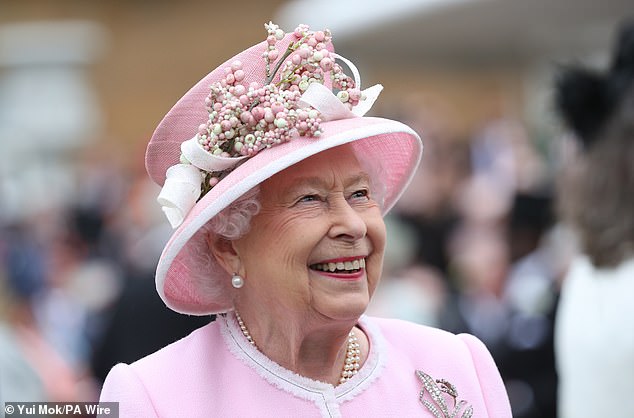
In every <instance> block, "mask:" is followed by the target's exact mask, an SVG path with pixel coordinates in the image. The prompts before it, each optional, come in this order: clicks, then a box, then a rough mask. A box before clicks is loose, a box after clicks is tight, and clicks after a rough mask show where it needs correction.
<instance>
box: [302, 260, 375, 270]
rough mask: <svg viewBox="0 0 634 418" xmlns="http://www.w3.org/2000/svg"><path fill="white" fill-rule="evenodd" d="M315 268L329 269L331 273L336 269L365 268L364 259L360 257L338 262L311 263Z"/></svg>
mask: <svg viewBox="0 0 634 418" xmlns="http://www.w3.org/2000/svg"><path fill="white" fill-rule="evenodd" d="M311 267H313V268H314V269H315V270H320V271H329V272H331V273H333V272H335V271H337V270H343V271H354V270H359V269H364V268H365V259H364V258H361V259H358V260H354V261H346V262H341V261H340V262H338V263H321V264H313V265H312V266H311Z"/></svg>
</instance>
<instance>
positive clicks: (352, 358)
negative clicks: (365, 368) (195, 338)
mask: <svg viewBox="0 0 634 418" xmlns="http://www.w3.org/2000/svg"><path fill="white" fill-rule="evenodd" d="M235 313H236V319H237V320H238V325H239V326H240V331H242V334H243V335H244V336H245V338H246V339H247V341H249V343H250V344H251V345H252V346H253V347H255V348H256V349H257V348H258V346H257V345H256V344H255V341H254V340H253V337H251V334H250V333H249V330H248V329H247V326H246V325H244V321H243V320H242V318H241V317H240V314H239V313H238V311H235ZM360 363H361V349H360V348H359V340H358V338H357V336H356V335H355V334H354V332H353V330H350V333H349V334H348V346H347V348H346V360H345V362H344V364H343V368H342V369H341V377H340V378H339V384H341V383H344V382H346V381H348V380H350V379H351V378H352V376H354V375H355V374H357V373H358V372H359V368H360V367H361V365H360Z"/></svg>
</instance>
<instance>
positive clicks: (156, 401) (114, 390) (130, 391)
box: [100, 322, 218, 417]
mask: <svg viewBox="0 0 634 418" xmlns="http://www.w3.org/2000/svg"><path fill="white" fill-rule="evenodd" d="M217 328H218V327H217V326H216V325H215V324H214V323H213V322H212V323H210V324H207V325H205V326H203V327H201V328H199V329H197V330H195V331H193V332H192V333H190V334H189V335H187V336H186V337H184V338H182V339H180V340H178V341H176V342H173V343H171V344H169V345H167V346H166V347H164V348H162V349H160V350H158V351H156V352H154V353H152V354H150V355H148V356H146V357H143V358H141V359H139V360H137V361H135V362H133V363H131V364H124V363H119V364H117V365H115V366H114V367H113V368H112V369H111V370H110V373H108V376H107V377H106V380H105V382H104V385H103V387H102V390H101V396H100V401H101V402H106V401H115V402H119V403H120V413H121V412H122V411H124V412H125V413H121V416H147V417H152V416H157V415H160V414H157V413H156V412H155V411H163V412H165V411H170V410H171V409H170V408H171V407H170V406H169V405H166V404H165V402H163V401H162V399H164V398H170V397H172V398H173V397H174V396H176V393H177V392H175V390H176V389H177V388H178V389H182V390H180V391H178V393H188V392H191V391H188V390H187V389H188V388H193V387H194V386H196V385H197V384H199V383H200V382H201V380H204V376H205V375H206V373H207V372H209V361H210V358H211V357H212V356H209V353H210V352H213V351H211V350H212V349H215V348H216V347H212V345H213V344H216V343H217V342H215V341H216V340H217V339H215V338H214V337H213V334H214V333H217V332H218V330H217ZM192 365H196V366H195V367H192ZM176 404H177V403H175V405H174V407H175V408H177V407H182V406H178V405H176ZM179 411H180V410H179ZM180 412H182V411H180Z"/></svg>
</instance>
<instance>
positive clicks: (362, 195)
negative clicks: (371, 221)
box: [350, 189, 370, 199]
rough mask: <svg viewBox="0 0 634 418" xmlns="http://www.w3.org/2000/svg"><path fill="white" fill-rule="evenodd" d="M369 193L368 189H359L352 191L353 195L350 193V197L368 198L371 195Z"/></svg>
mask: <svg viewBox="0 0 634 418" xmlns="http://www.w3.org/2000/svg"><path fill="white" fill-rule="evenodd" d="M369 195H370V194H369V193H368V191H367V190H365V189H363V190H357V191H356V192H354V193H352V195H350V197H351V198H352V199H360V198H368V197H369Z"/></svg>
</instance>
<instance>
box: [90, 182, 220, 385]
mask: <svg viewBox="0 0 634 418" xmlns="http://www.w3.org/2000/svg"><path fill="white" fill-rule="evenodd" d="M140 174H141V173H138V174H135V175H134V176H133V177H132V178H131V180H130V182H129V184H130V185H131V187H130V189H129V192H128V196H127V198H126V203H125V205H124V206H123V207H122V208H121V210H119V211H118V213H117V215H116V218H115V219H113V223H114V224H115V226H114V229H116V230H118V231H119V235H121V237H120V247H121V248H120V252H121V260H120V262H119V267H120V268H121V276H122V281H123V284H122V289H121V292H120V293H119V294H118V295H117V297H116V298H115V300H114V301H113V302H112V304H111V306H109V307H108V309H107V311H106V312H105V313H104V315H103V316H102V318H101V324H100V330H99V332H98V333H97V334H98V335H97V336H96V337H95V339H94V346H93V351H92V359H91V366H92V370H93V372H94V374H95V377H96V379H97V380H98V381H99V382H100V383H103V381H104V380H105V378H106V375H107V374H108V372H109V371H110V369H111V368H112V367H113V366H114V365H116V364H117V363H121V362H125V363H131V362H134V361H136V360H138V359H140V358H142V357H145V356H147V355H148V354H151V353H152V352H154V351H156V350H158V349H160V348H162V347H164V346H166V345H168V344H170V343H172V342H174V341H177V340H179V339H181V338H183V337H185V336H186V335H187V334H189V333H190V332H192V331H194V330H195V329H197V328H200V327H201V326H203V325H205V324H207V323H209V322H210V321H211V320H213V316H186V315H179V314H178V313H176V312H174V311H172V310H171V309H169V308H167V307H166V306H165V304H164V303H163V301H162V300H161V298H160V297H159V296H158V294H157V293H156V291H155V289H154V288H153V286H152V285H151V283H152V282H153V280H154V271H155V266H156V263H157V261H158V258H159V256H160V254H161V250H162V249H163V246H165V243H166V242H167V240H168V238H169V235H170V234H171V232H172V231H171V228H170V227H169V225H166V224H165V223H164V222H163V220H164V218H163V217H162V213H161V211H160V209H159V208H156V210H153V209H154V205H153V204H150V203H154V202H155V199H156V192H157V190H158V187H157V186H156V185H155V184H153V183H152V182H151V181H150V180H149V179H148V178H147V175H146V173H145V171H143V173H142V175H143V177H142V178H141V176H140ZM157 215H161V218H159V217H158V216H157Z"/></svg>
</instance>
